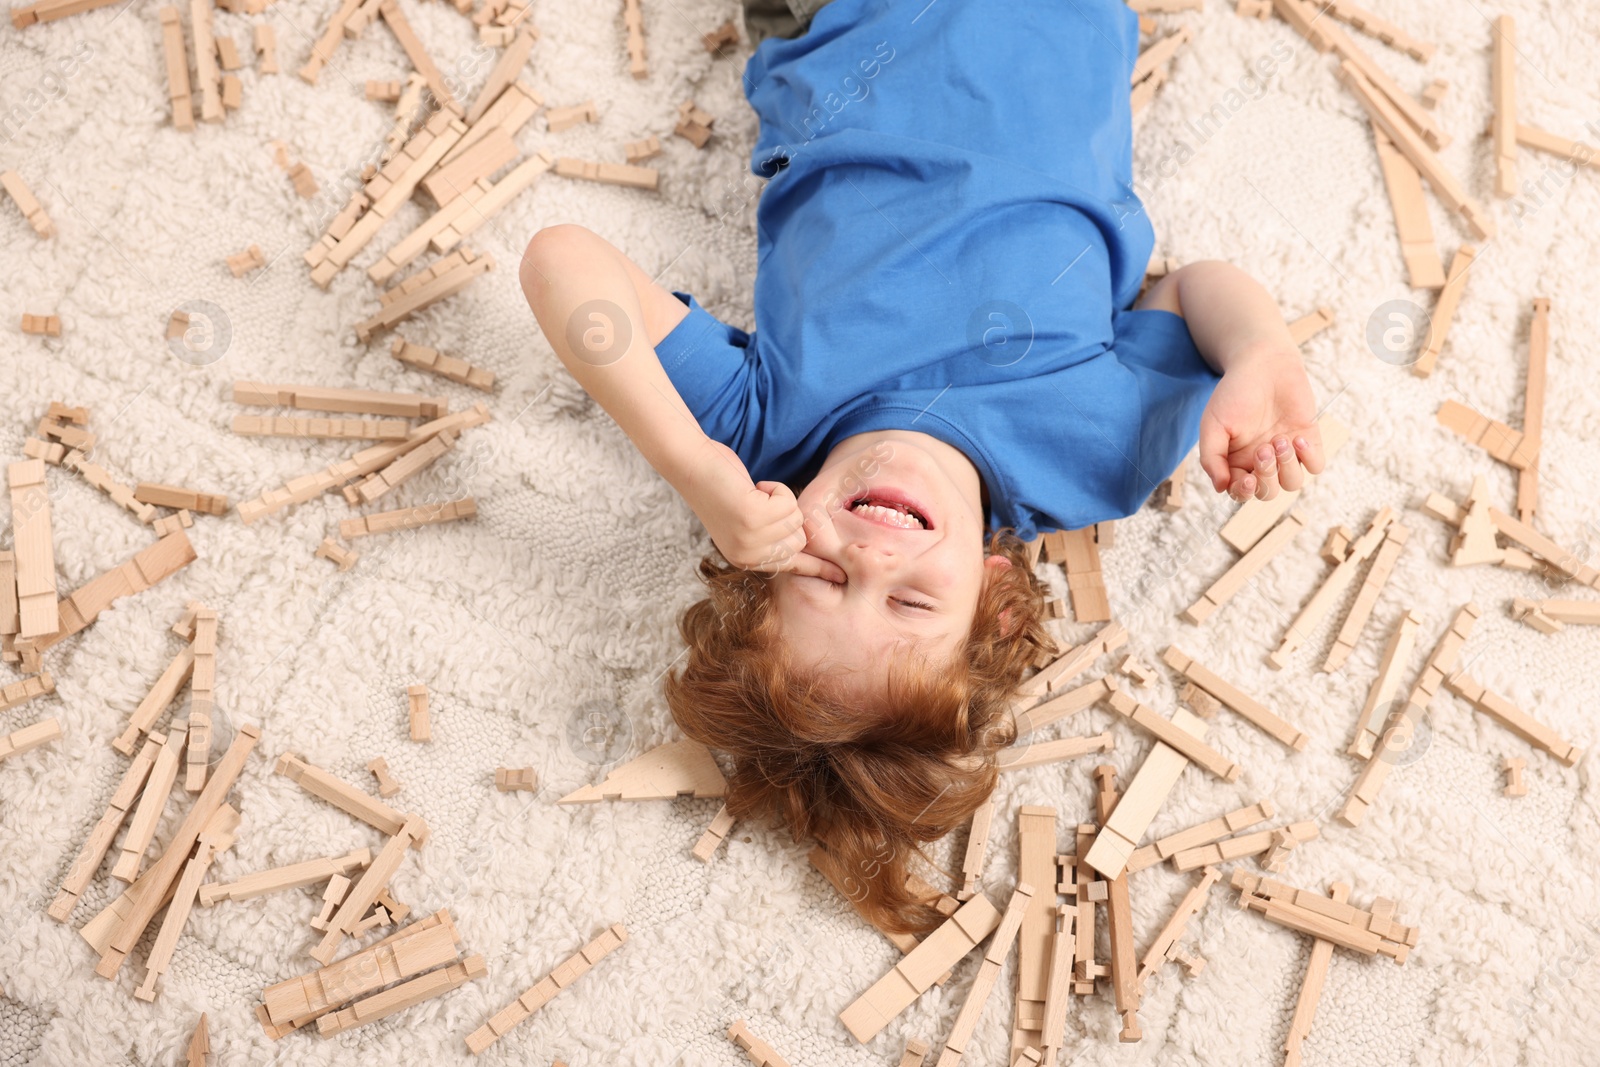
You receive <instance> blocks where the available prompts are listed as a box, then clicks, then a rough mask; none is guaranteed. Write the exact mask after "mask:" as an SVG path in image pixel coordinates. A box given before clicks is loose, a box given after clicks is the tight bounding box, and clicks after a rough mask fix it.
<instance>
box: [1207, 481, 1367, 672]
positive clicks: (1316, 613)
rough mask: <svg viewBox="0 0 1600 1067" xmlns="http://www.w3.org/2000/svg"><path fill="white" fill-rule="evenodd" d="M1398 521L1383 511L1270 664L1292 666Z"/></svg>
mask: <svg viewBox="0 0 1600 1067" xmlns="http://www.w3.org/2000/svg"><path fill="white" fill-rule="evenodd" d="M1394 519H1395V514H1394V509H1393V508H1387V507H1386V508H1382V509H1380V510H1379V512H1378V514H1377V515H1376V516H1375V517H1374V518H1373V520H1372V524H1371V525H1370V526H1368V527H1367V530H1366V532H1365V533H1363V534H1362V535H1361V536H1360V537H1358V538H1356V539H1355V540H1354V541H1352V542H1351V543H1350V551H1349V554H1348V555H1346V556H1345V558H1344V559H1343V560H1341V561H1340V562H1339V564H1338V566H1336V567H1334V569H1333V571H1332V572H1331V573H1329V575H1328V577H1327V578H1326V579H1324V581H1323V583H1322V584H1321V585H1320V586H1319V587H1318V588H1317V590H1316V592H1314V593H1312V595H1311V598H1310V599H1309V600H1307V601H1306V603H1305V605H1304V606H1303V607H1302V608H1301V609H1300V612H1299V614H1297V615H1296V616H1295V617H1294V621H1293V622H1291V623H1290V624H1289V628H1288V630H1287V631H1286V632H1285V633H1284V635H1283V640H1282V641H1281V642H1280V643H1279V644H1278V647H1277V649H1276V650H1274V651H1273V652H1272V653H1271V654H1270V655H1269V656H1268V657H1267V662H1268V663H1270V664H1271V665H1272V666H1273V667H1275V668H1277V669H1278V670H1282V669H1283V668H1284V667H1286V666H1288V664H1289V656H1290V655H1292V654H1293V653H1294V651H1295V650H1296V649H1298V648H1299V647H1300V645H1301V644H1302V643H1304V642H1305V641H1306V639H1307V638H1309V637H1310V636H1311V634H1312V633H1313V632H1314V631H1315V630H1316V628H1317V627H1318V626H1319V625H1321V623H1322V620H1323V619H1324V618H1326V617H1327V615H1328V613H1329V612H1331V611H1332V610H1333V605H1334V603H1335V601H1337V600H1339V599H1340V598H1342V597H1343V596H1344V594H1345V592H1346V590H1348V589H1349V588H1350V586H1351V585H1352V584H1354V582H1355V580H1356V576H1357V574H1358V573H1359V572H1360V570H1361V565H1362V564H1363V563H1365V562H1366V561H1367V560H1368V559H1370V558H1372V554H1373V553H1374V552H1376V551H1377V550H1378V546H1379V545H1380V544H1382V543H1383V539H1384V537H1385V536H1386V534H1387V532H1388V528H1389V525H1390V524H1391V523H1393V522H1394ZM1218 695H1219V696H1220V694H1218Z"/></svg>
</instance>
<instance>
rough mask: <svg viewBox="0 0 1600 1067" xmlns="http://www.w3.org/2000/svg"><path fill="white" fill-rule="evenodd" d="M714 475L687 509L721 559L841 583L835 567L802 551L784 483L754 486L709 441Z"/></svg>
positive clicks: (801, 521)
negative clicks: (704, 528)
mask: <svg viewBox="0 0 1600 1067" xmlns="http://www.w3.org/2000/svg"><path fill="white" fill-rule="evenodd" d="M709 443H710V445H711V446H712V448H713V450H714V451H715V452H716V453H717V458H716V459H715V460H713V461H712V466H713V469H711V470H708V471H707V472H706V477H705V478H704V479H701V480H698V484H697V486H696V491H695V494H694V495H695V497H696V499H692V500H690V501H689V506H690V507H692V508H693V509H694V513H695V514H696V515H698V516H699V517H700V521H701V522H703V523H704V524H705V527H706V529H707V530H708V531H709V532H710V534H711V541H712V543H713V544H715V545H716V546H717V550H718V551H720V552H721V553H722V555H723V557H724V558H725V559H727V561H728V562H729V563H731V564H733V565H734V566H735V567H738V568H740V569H742V570H753V571H758V572H760V573H762V574H768V575H771V574H777V573H778V572H779V571H791V572H793V573H795V574H804V575H810V576H812V577H817V578H827V579H828V580H829V581H834V582H842V581H844V577H845V576H844V574H843V572H842V571H840V569H839V568H838V566H836V565H835V564H833V563H830V562H828V561H827V560H825V559H821V558H819V557H817V556H813V555H810V554H809V553H807V552H806V551H805V548H806V543H807V540H808V539H807V536H806V530H805V516H804V515H802V514H801V512H800V505H799V504H798V503H796V502H795V497H794V493H793V492H791V491H790V489H789V487H788V486H786V485H784V484H783V483H782V482H759V483H757V482H752V481H751V480H750V472H749V471H747V470H745V466H744V463H743V461H742V460H740V459H739V456H738V454H737V453H735V452H734V451H733V449H731V448H729V447H727V446H726V445H724V444H722V443H721V442H719V441H710V442H709Z"/></svg>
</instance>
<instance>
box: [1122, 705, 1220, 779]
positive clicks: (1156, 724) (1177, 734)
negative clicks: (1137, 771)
mask: <svg viewBox="0 0 1600 1067" xmlns="http://www.w3.org/2000/svg"><path fill="white" fill-rule="evenodd" d="M1107 703H1109V704H1110V705H1111V709H1112V710H1113V711H1115V712H1116V713H1117V714H1118V715H1121V716H1122V717H1123V718H1125V719H1127V720H1128V721H1130V722H1132V723H1133V724H1134V725H1135V726H1139V727H1141V728H1143V729H1144V730H1145V731H1146V732H1147V733H1149V734H1150V735H1151V736H1153V737H1154V738H1155V739H1156V740H1157V741H1162V742H1165V743H1166V745H1167V746H1168V747H1169V748H1174V749H1177V750H1178V751H1179V752H1181V753H1182V754H1183V755H1184V756H1185V757H1186V758H1188V760H1189V761H1190V762H1191V763H1194V764H1195V765H1196V766H1199V767H1201V768H1203V769H1205V770H1206V771H1208V772H1210V773H1211V774H1214V775H1216V776H1217V777H1218V778H1221V779H1222V780H1223V781H1225V782H1233V781H1237V780H1238V778H1239V775H1240V774H1242V773H1243V772H1244V769H1243V768H1242V767H1240V766H1239V765H1238V764H1237V763H1235V762H1233V761H1232V760H1230V759H1228V758H1227V757H1226V756H1224V755H1223V754H1222V753H1220V752H1218V751H1217V750H1216V749H1214V748H1212V747H1211V746H1210V745H1207V744H1206V743H1205V742H1204V741H1201V740H1200V739H1199V738H1197V737H1195V736H1194V735H1193V734H1191V733H1189V732H1188V731H1187V730H1184V729H1181V728H1180V727H1178V726H1177V725H1176V724H1175V723H1174V722H1173V721H1172V720H1171V719H1168V718H1165V717H1164V716H1162V715H1160V714H1158V713H1157V712H1156V711H1154V710H1153V709H1152V708H1150V707H1148V706H1147V705H1145V704H1141V703H1139V702H1138V701H1137V700H1134V699H1133V698H1132V697H1130V696H1128V695H1127V694H1126V693H1123V692H1121V691H1118V692H1114V693H1112V694H1111V695H1110V697H1109V698H1107ZM1180 710H1181V709H1180Z"/></svg>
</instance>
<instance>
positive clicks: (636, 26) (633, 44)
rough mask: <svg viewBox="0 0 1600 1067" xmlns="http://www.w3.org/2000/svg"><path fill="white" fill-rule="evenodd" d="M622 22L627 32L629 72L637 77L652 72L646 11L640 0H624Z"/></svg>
mask: <svg viewBox="0 0 1600 1067" xmlns="http://www.w3.org/2000/svg"><path fill="white" fill-rule="evenodd" d="M622 23H623V27H624V29H625V30H626V33H627V47H628V72H629V73H630V74H632V75H633V76H634V78H635V79H639V78H643V77H645V76H646V75H648V74H649V73H650V68H649V64H648V62H647V56H646V48H645V42H644V13H643V12H642V11H641V10H640V8H639V0H623V5H622Z"/></svg>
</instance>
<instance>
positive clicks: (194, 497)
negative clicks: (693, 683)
mask: <svg viewBox="0 0 1600 1067" xmlns="http://www.w3.org/2000/svg"><path fill="white" fill-rule="evenodd" d="M133 498H134V499H135V500H137V501H139V503H141V504H151V505H154V506H156V507H163V508H186V509H188V510H189V511H197V512H199V513H200V514H202V515H226V514H227V513H228V508H229V507H230V506H231V505H229V503H228V498H227V497H225V496H219V495H217V494H215V493H201V492H197V491H195V490H193V489H185V488H183V487H181V486H176V485H161V484H160V483H158V482H140V483H139V484H138V486H137V487H136V488H135V489H134V491H133Z"/></svg>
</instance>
